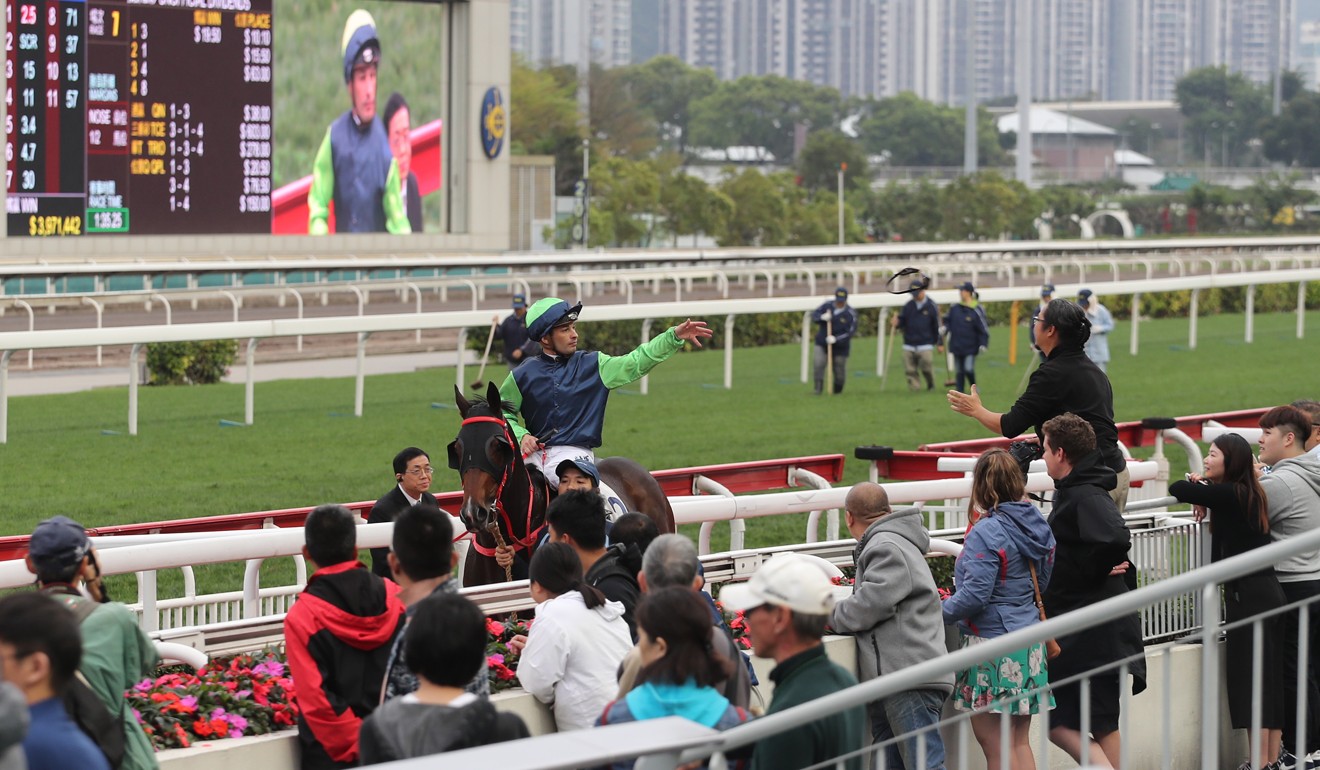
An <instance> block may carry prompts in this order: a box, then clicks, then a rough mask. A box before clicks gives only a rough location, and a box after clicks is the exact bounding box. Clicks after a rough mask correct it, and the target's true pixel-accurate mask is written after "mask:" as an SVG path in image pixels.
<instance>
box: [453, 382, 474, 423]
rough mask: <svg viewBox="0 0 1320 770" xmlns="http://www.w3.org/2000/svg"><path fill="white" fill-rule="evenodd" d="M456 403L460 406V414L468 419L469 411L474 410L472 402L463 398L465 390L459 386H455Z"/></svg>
mask: <svg viewBox="0 0 1320 770" xmlns="http://www.w3.org/2000/svg"><path fill="white" fill-rule="evenodd" d="M454 403H455V404H456V405H458V413H459V414H461V415H463V416H464V417H467V413H468V410H469V409H471V408H472V402H471V401H468V400H467V399H466V398H463V390H462V389H461V388H459V387H458V386H457V385H455V386H454Z"/></svg>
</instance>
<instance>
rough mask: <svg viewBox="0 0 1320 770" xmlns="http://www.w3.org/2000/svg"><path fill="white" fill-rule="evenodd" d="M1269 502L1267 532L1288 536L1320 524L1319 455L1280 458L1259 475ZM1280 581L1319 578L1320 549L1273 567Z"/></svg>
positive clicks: (1279, 538) (1293, 581) (1281, 537)
mask: <svg viewBox="0 0 1320 770" xmlns="http://www.w3.org/2000/svg"><path fill="white" fill-rule="evenodd" d="M1260 487H1261V489H1263V490H1265V498H1266V500H1267V501H1268V503H1269V514H1270V535H1272V536H1273V537H1274V539H1275V540H1287V539H1288V538H1290V537H1293V536H1295V535H1300V534H1302V533H1303V532H1310V531H1312V530H1314V529H1316V528H1317V527H1320V457H1317V456H1316V455H1313V454H1304V455H1300V456H1298V457H1290V458H1288V459H1287V460H1280V461H1279V462H1278V463H1277V464H1275V466H1274V468H1273V469H1272V470H1270V472H1269V473H1267V474H1265V475H1264V476H1261V477H1260ZM1274 570H1275V573H1276V574H1277V575H1278V576H1279V582H1280V583H1300V582H1303V581H1308V580H1320V550H1314V551H1306V552H1305V553H1302V554H1299V555H1297V556H1294V557H1292V558H1291V559H1286V560H1284V561H1282V562H1280V563H1279V564H1277V565H1275V567H1274Z"/></svg>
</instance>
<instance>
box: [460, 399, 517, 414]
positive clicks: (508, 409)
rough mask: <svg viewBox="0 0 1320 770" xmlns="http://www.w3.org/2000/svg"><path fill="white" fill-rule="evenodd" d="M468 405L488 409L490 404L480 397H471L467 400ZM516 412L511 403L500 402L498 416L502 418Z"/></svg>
mask: <svg viewBox="0 0 1320 770" xmlns="http://www.w3.org/2000/svg"><path fill="white" fill-rule="evenodd" d="M468 403H470V404H472V405H473V406H476V405H477V404H480V405H482V406H484V407H486V408H487V409H489V408H490V404H489V403H487V401H486V399H484V398H482V397H481V396H473V397H471V398H469V399H468ZM516 411H517V407H515V406H514V404H513V402H512V401H500V408H499V414H500V416H503V415H505V414H510V413H513V412H516Z"/></svg>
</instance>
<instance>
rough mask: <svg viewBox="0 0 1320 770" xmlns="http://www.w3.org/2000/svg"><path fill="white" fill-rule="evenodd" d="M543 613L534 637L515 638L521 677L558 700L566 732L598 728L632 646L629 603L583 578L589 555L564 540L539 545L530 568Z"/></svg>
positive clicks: (540, 695) (558, 718)
mask: <svg viewBox="0 0 1320 770" xmlns="http://www.w3.org/2000/svg"><path fill="white" fill-rule="evenodd" d="M527 573H528V578H529V579H530V580H531V594H532V599H534V600H535V601H536V604H537V607H536V620H535V621H534V622H533V623H532V627H531V630H530V632H529V633H528V635H527V636H525V637H524V636H516V637H514V638H513V639H512V640H511V641H510V642H509V648H510V649H512V650H514V651H515V652H517V651H519V650H521V652H522V657H521V658H519V660H518V681H519V683H520V684H522V686H523V689H524V690H526V691H527V692H529V693H531V694H532V695H533V696H535V698H536V699H537V700H539V701H541V702H542V703H545V704H548V705H553V707H554V713H555V726H556V728H557V729H558V730H559V731H560V732H564V731H565V730H579V729H581V728H584V727H591V726H592V725H593V724H595V722H596V717H597V716H599V715H600V712H601V710H602V709H604V708H605V704H606V703H609V701H610V698H612V697H613V696H614V692H615V689H616V687H617V686H618V685H617V683H616V681H615V672H617V671H618V669H619V664H620V663H622V662H623V658H624V656H625V655H627V654H628V650H630V649H632V635H631V634H629V633H628V624H627V623H626V622H624V619H623V605H622V604H620V603H619V602H612V601H608V600H606V599H605V596H604V594H602V593H601V592H600V591H599V590H597V589H596V588H594V587H592V586H590V585H588V584H586V583H585V582H583V580H582V562H580V561H578V557H577V554H576V553H574V552H573V549H572V548H571V547H569V546H568V545H566V544H564V543H547V544H545V545H543V546H541V547H540V548H538V549H536V555H535V556H533V557H532V563H531V565H530V566H529V567H528V570H527Z"/></svg>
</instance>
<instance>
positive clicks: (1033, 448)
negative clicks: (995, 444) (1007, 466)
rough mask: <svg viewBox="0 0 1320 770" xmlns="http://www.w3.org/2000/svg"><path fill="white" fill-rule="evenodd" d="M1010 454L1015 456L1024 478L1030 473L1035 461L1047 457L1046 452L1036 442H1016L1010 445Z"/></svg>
mask: <svg viewBox="0 0 1320 770" xmlns="http://www.w3.org/2000/svg"><path fill="white" fill-rule="evenodd" d="M1008 453H1009V454H1010V455H1012V456H1013V459H1014V460H1017V464H1018V467H1019V468H1021V469H1022V475H1023V476H1026V475H1027V474H1028V473H1029V472H1030V468H1031V463H1032V461H1033V460H1039V459H1040V458H1042V457H1044V456H1045V450H1044V449H1043V448H1042V447H1041V445H1040V444H1037V443H1036V442H1034V441H1014V442H1013V443H1011V444H1009V445H1008Z"/></svg>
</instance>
